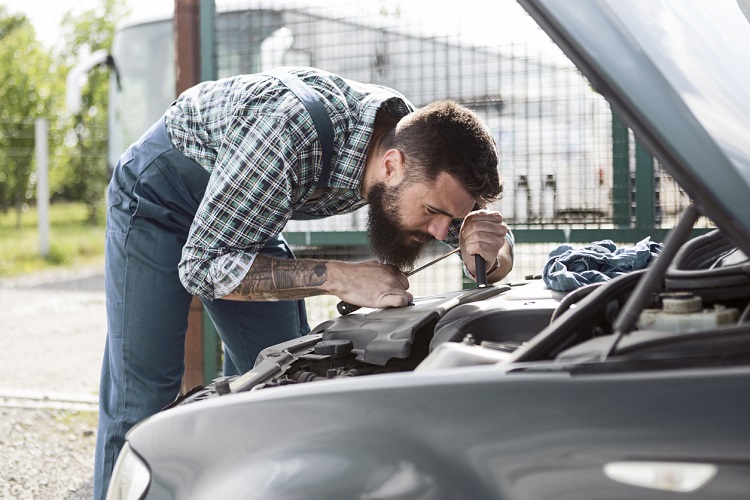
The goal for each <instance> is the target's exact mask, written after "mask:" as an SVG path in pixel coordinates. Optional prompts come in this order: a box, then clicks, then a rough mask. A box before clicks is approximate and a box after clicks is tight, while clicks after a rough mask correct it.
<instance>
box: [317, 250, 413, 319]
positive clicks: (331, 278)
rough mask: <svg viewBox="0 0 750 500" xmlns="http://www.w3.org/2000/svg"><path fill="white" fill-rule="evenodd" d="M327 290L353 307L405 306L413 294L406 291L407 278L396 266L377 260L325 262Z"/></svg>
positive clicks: (407, 286)
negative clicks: (326, 267) (326, 264)
mask: <svg viewBox="0 0 750 500" xmlns="http://www.w3.org/2000/svg"><path fill="white" fill-rule="evenodd" d="M325 287H326V289H327V290H328V291H329V292H330V293H332V294H333V295H336V296H337V297H339V298H340V299H342V300H343V301H344V302H347V303H348V304H352V305H355V306H362V307H371V308H375V309H377V308H381V307H404V306H406V305H408V304H409V303H410V302H411V301H412V300H413V299H414V297H413V296H412V294H411V293H409V292H407V290H408V288H409V280H408V279H407V278H406V275H405V274H404V273H402V272H401V271H400V270H399V269H398V268H397V267H396V266H393V265H390V264H381V263H380V262H378V261H377V260H368V261H364V262H355V263H352V262H337V261H330V262H329V263H328V280H327V281H326V283H325Z"/></svg>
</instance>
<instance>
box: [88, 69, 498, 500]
mask: <svg viewBox="0 0 750 500" xmlns="http://www.w3.org/2000/svg"><path fill="white" fill-rule="evenodd" d="M316 106H317V108H316ZM321 110H322V111H321ZM321 114H322V115H324V116H322V117H321ZM326 126H328V127H330V130H329V132H330V133H327V132H326ZM497 164H498V156H497V151H496V147H495V144H494V141H493V140H492V137H491V136H490V134H489V132H488V131H487V129H486V127H485V126H484V125H483V124H482V123H481V122H480V120H479V119H478V118H477V117H476V115H474V114H473V113H472V112H471V111H469V110H468V109H466V108H463V107H461V106H458V105H457V104H455V103H452V102H448V101H445V102H439V103H433V104H432V105H430V106H427V107H425V108H423V109H421V110H418V111H416V112H414V109H413V107H412V105H411V104H410V103H409V102H408V101H407V100H406V99H405V98H404V97H403V96H402V95H401V94H399V93H397V92H396V91H394V90H391V89H388V88H384V87H380V86H377V85H366V84H361V83H357V82H351V81H347V80H344V79H342V78H340V77H338V76H336V75H333V74H330V73H326V72H323V71H320V70H317V69H313V68H296V69H290V68H284V69H283V70H282V71H278V70H277V71H276V72H274V73H272V74H271V75H267V74H259V75H243V76H238V77H233V78H228V79H224V80H219V81H216V82H206V83H203V84H199V85H197V86H196V87H194V88H192V89H190V90H188V91H186V92H185V93H184V94H182V95H181V96H180V97H179V98H178V99H177V100H176V101H175V102H174V103H173V104H172V105H171V106H170V108H169V109H168V110H167V112H166V114H165V115H164V117H163V118H162V120H160V121H159V122H158V123H157V124H155V125H154V126H153V127H152V128H151V129H150V130H149V131H148V132H147V133H146V134H144V136H143V137H142V138H141V139H140V140H139V141H138V142H137V143H135V144H134V145H132V146H131V147H130V148H129V149H128V150H127V151H126V152H125V153H124V154H123V156H122V158H121V159H120V161H119V162H118V165H117V166H116V168H115V171H114V174H113V178H112V181H111V183H110V187H109V197H108V200H109V210H108V215H107V245H106V273H105V275H106V290H107V316H108V334H107V343H106V347H105V355H104V361H103V366H102V379H101V388H100V411H99V427H98V434H97V448H96V464H95V476H94V489H95V496H96V497H97V498H103V497H104V496H105V494H106V489H107V485H108V483H109V477H110V474H111V471H112V467H113V465H114V461H115V459H116V457H117V454H118V453H119V450H120V448H121V446H122V443H123V441H124V436H125V433H126V432H127V430H128V429H130V428H131V427H132V426H133V425H135V424H136V423H137V422H138V421H140V420H142V419H143V418H145V417H147V416H149V415H152V414H154V413H156V412H157V411H159V410H160V409H161V408H163V407H164V406H165V405H167V404H168V403H170V402H171V401H172V400H173V399H174V398H175V397H176V395H177V393H178V391H179V388H180V383H181V377H182V373H183V358H184V342H185V331H186V329H187V316H188V310H189V307H190V302H191V299H192V296H193V295H197V296H199V297H200V298H201V300H202V301H203V304H204V306H205V309H206V311H207V313H208V314H209V316H210V317H211V319H212V321H213V322H214V324H215V325H216V328H217V331H218V333H219V335H220V337H221V339H222V341H223V343H224V346H225V366H224V369H225V374H227V375H229V374H235V373H243V372H245V371H247V370H249V369H250V368H251V367H252V365H253V362H254V360H255V358H256V357H257V354H258V352H259V351H260V350H261V349H263V348H265V347H267V346H269V345H273V344H276V343H279V342H283V341H285V340H288V339H290V338H293V337H296V336H299V335H303V334H306V333H308V332H309V328H308V326H307V322H306V319H305V310H304V303H303V302H302V300H301V299H303V298H304V297H310V296H314V295H320V294H332V295H335V296H337V297H339V298H341V299H343V300H345V301H346V302H348V303H350V304H354V305H359V306H366V307H402V306H406V305H407V304H409V302H410V301H411V300H412V295H411V294H410V293H409V292H408V291H407V290H408V288H409V282H408V280H407V278H406V276H405V275H404V274H403V273H402V272H401V269H406V268H409V267H410V266H412V265H413V263H414V262H415V260H416V259H417V257H418V255H419V252H420V251H421V249H422V248H423V247H424V245H426V244H427V243H428V242H429V241H431V240H433V239H439V240H445V241H447V242H449V243H453V244H455V243H458V244H459V245H460V247H461V253H462V255H463V258H464V262H465V266H466V271H467V272H469V273H470V274H472V275H473V274H474V273H475V262H474V257H473V256H474V255H475V254H476V255H481V256H482V258H483V259H484V260H485V261H487V262H488V263H489V264H488V265H489V269H488V279H489V280H490V281H493V280H497V279H500V278H502V277H503V276H505V275H506V274H507V273H508V272H509V271H510V269H511V267H512V248H511V245H510V244H506V238H507V241H508V242H510V243H511V244H512V237H511V236H510V233H509V232H508V230H507V228H506V227H505V225H504V224H503V219H502V216H501V215H500V214H499V213H497V212H493V211H488V210H477V208H479V207H482V206H485V205H486V204H487V203H488V202H490V201H492V200H494V199H495V198H497V197H498V196H499V195H500V193H501V191H502V188H501V185H500V182H499V177H498V172H497ZM365 204H369V205H370V216H369V221H368V231H369V235H370V241H371V244H372V247H373V250H374V252H375V254H376V255H377V256H378V257H380V259H381V260H382V262H379V261H366V262H340V261H333V260H312V259H300V260H295V259H294V258H293V255H292V254H291V251H290V250H289V248H288V247H287V245H286V243H285V242H284V241H283V239H282V238H281V236H280V233H281V231H282V229H283V228H284V225H285V224H286V222H287V221H288V220H290V219H292V218H296V219H300V218H302V219H304V218H314V217H325V216H330V215H334V214H339V213H344V212H350V211H353V210H355V209H357V208H359V207H361V206H363V205H365Z"/></svg>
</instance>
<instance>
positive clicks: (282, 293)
mask: <svg viewBox="0 0 750 500" xmlns="http://www.w3.org/2000/svg"><path fill="white" fill-rule="evenodd" d="M327 279H328V271H327V267H326V263H325V261H319V260H310V259H303V260H294V259H276V258H273V257H268V256H265V255H258V256H257V257H256V258H255V262H254V263H253V265H252V267H251V268H250V271H248V273H247V275H246V276H245V278H244V279H243V280H242V283H241V284H240V286H238V287H237V288H236V289H235V291H234V292H233V293H232V294H231V295H230V296H227V297H226V298H229V299H239V300H294V299H302V298H305V297H312V296H314V295H323V294H326V293H327V292H326V290H324V289H323V288H322V286H323V284H324V283H325V282H326V280H327Z"/></svg>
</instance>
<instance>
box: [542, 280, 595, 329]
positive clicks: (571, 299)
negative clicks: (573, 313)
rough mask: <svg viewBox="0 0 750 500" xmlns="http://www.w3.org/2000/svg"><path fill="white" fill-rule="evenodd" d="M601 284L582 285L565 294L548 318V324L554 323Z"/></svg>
mask: <svg viewBox="0 0 750 500" xmlns="http://www.w3.org/2000/svg"><path fill="white" fill-rule="evenodd" d="M603 284H604V282H600V283H589V284H588V285H584V286H582V287H580V288H576V289H575V290H573V291H572V292H570V293H569V294H567V295H566V296H565V297H563V298H562V300H561V301H560V303H559V304H558V305H557V307H556V308H555V310H554V311H553V312H552V317H551V318H550V320H549V322H550V323H552V322H553V321H555V319H557V318H558V317H559V316H560V315H561V314H562V313H564V312H565V311H567V310H568V309H570V306H572V305H573V304H575V303H576V302H579V301H580V300H581V299H583V298H584V297H587V296H588V295H589V294H590V293H591V292H593V291H594V289H596V288H599V287H600V286H602V285H603Z"/></svg>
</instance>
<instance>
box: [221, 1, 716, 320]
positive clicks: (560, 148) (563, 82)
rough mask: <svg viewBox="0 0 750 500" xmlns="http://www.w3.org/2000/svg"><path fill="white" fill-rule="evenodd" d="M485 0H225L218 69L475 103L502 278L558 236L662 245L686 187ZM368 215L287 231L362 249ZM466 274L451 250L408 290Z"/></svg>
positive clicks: (548, 45)
mask: <svg viewBox="0 0 750 500" xmlns="http://www.w3.org/2000/svg"><path fill="white" fill-rule="evenodd" d="M488 4H489V2H484V1H474V0H468V1H464V2H461V3H460V5H459V4H456V3H455V2H451V3H448V2H440V1H433V2H421V1H403V2H361V1H349V2H346V1H337V2H331V1H322V0H318V1H316V0H311V1H307V2H291V1H288V2H284V1H278V0H273V1H271V0H267V1H264V0H252V1H241V2H235V3H231V4H225V5H223V7H221V8H220V9H219V10H218V11H217V15H216V63H217V64H216V66H217V71H218V76H219V77H222V76H228V75H231V74H237V73H252V72H258V71H263V70H265V69H268V68H270V67H273V66H279V65H311V66H316V67H319V68H321V69H325V70H328V71H331V72H334V73H337V74H339V75H341V76H343V77H345V78H349V79H353V80H359V81H366V82H371V83H377V84H381V85H385V86H389V87H392V88H395V89H397V90H399V91H400V92H402V93H403V94H404V95H405V96H406V97H407V98H409V99H410V100H411V101H412V102H413V103H414V104H415V105H416V106H422V105H425V104H427V103H429V102H430V101H433V100H436V99H453V100H455V101H458V102H460V103H462V104H464V105H466V106H468V107H470V108H472V109H474V110H475V111H476V112H477V113H478V114H479V115H480V116H481V117H482V118H483V119H484V120H485V121H486V123H487V124H488V125H489V126H490V128H491V129H492V131H493V134H494V137H495V140H496V141H497V143H498V145H499V147H500V150H501V155H502V162H501V166H500V174H501V177H502V178H503V179H504V189H505V193H504V197H503V198H502V199H501V200H500V201H499V202H497V203H496V204H495V206H494V208H496V209H498V210H500V211H501V212H502V213H503V215H504V217H505V219H506V221H507V222H508V224H509V225H510V226H511V227H512V228H513V229H514V231H515V234H516V239H517V242H518V245H517V248H516V264H515V268H514V270H513V271H512V273H511V274H510V275H509V276H508V278H507V280H508V281H518V280H522V279H525V278H526V277H527V276H529V275H538V274H539V273H540V272H541V270H542V268H543V266H544V263H545V262H546V260H547V255H548V254H549V252H550V250H552V249H553V248H555V247H556V246H557V245H558V244H559V243H561V242H564V241H569V242H573V243H575V242H578V243H581V244H584V243H586V242H591V241H596V240H599V239H613V240H614V241H615V242H617V243H618V244H620V245H629V244H635V242H636V241H638V240H639V239H641V238H642V237H644V236H646V235H648V236H651V237H652V239H654V240H656V241H658V240H659V238H661V237H663V235H664V233H665V229H668V228H669V227H671V226H672V223H673V221H674V220H675V216H676V214H678V213H679V212H680V211H681V210H682V209H683V208H684V207H685V206H686V205H687V204H688V202H689V200H688V198H687V196H686V195H685V194H684V193H683V192H682V191H681V190H680V188H679V186H677V185H676V184H675V182H674V181H673V180H672V178H671V177H670V176H669V175H668V174H666V172H665V171H664V170H663V169H662V168H661V167H660V165H658V163H657V162H655V161H654V160H653V159H652V158H651V157H650V156H649V155H648V153H647V152H645V151H643V149H642V148H641V147H640V146H639V145H638V144H637V141H636V140H635V138H634V137H633V135H632V133H631V132H630V131H628V130H627V129H625V128H624V127H622V126H621V125H620V124H619V122H618V121H617V120H614V121H613V117H612V114H611V111H610V108H609V106H608V104H607V103H606V101H605V100H604V99H603V98H602V97H601V95H599V94H598V93H597V92H596V91H595V89H593V88H592V86H591V85H590V84H589V82H588V81H587V80H586V79H585V78H583V77H582V76H581V75H580V73H579V72H578V71H577V70H576V69H575V68H574V66H573V65H572V64H571V63H570V62H569V60H568V59H567V58H566V57H565V56H563V55H562V53H561V52H560V51H559V50H558V49H557V48H556V47H555V46H554V44H553V43H552V42H551V41H550V40H549V39H548V37H547V36H546V35H545V34H544V33H543V32H542V31H541V30H540V29H539V28H538V27H537V26H536V24H535V23H534V22H533V21H532V20H531V19H530V18H529V17H528V16H527V15H526V13H525V12H524V11H523V10H522V9H521V8H520V7H519V6H518V5H517V4H516V3H515V2H514V1H512V0H501V1H497V2H492V3H491V5H488ZM365 219H366V217H365V215H364V214H363V213H354V214H349V215H341V216H337V217H333V218H330V219H327V220H324V221H318V222H309V221H305V222H301V221H300V222H291V223H290V224H289V225H288V226H287V229H286V236H287V239H288V240H289V241H290V242H292V243H293V244H294V246H295V248H296V251H297V252H298V253H299V254H301V255H305V256H318V257H327V258H342V259H361V258H367V257H369V255H368V254H367V247H366V238H365V237H364V233H363V231H364V229H365V227H364V221H365ZM704 225H710V224H709V223H708V222H707V221H706V222H704ZM442 251H444V248H443V249H441V248H439V247H436V248H435V249H433V250H432V255H437V254H439V253H440V252H442ZM432 255H430V256H432ZM425 257H426V258H427V257H428V256H425ZM462 283H464V281H463V273H462V269H461V264H460V260H459V259H458V258H454V259H449V260H447V261H446V262H445V263H442V264H441V265H439V266H435V268H434V269H431V270H430V271H428V272H425V273H422V274H421V275H417V276H414V277H413V278H412V289H413V291H414V292H415V293H417V294H430V293H438V292H440V291H444V290H447V289H456V288H460V287H461V286H462ZM334 302H335V300H334V299H330V298H315V299H310V305H311V306H312V307H311V308H310V309H311V314H312V316H313V317H314V318H316V319H317V318H320V319H325V318H326V317H330V316H331V315H332V314H335V309H334Z"/></svg>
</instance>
